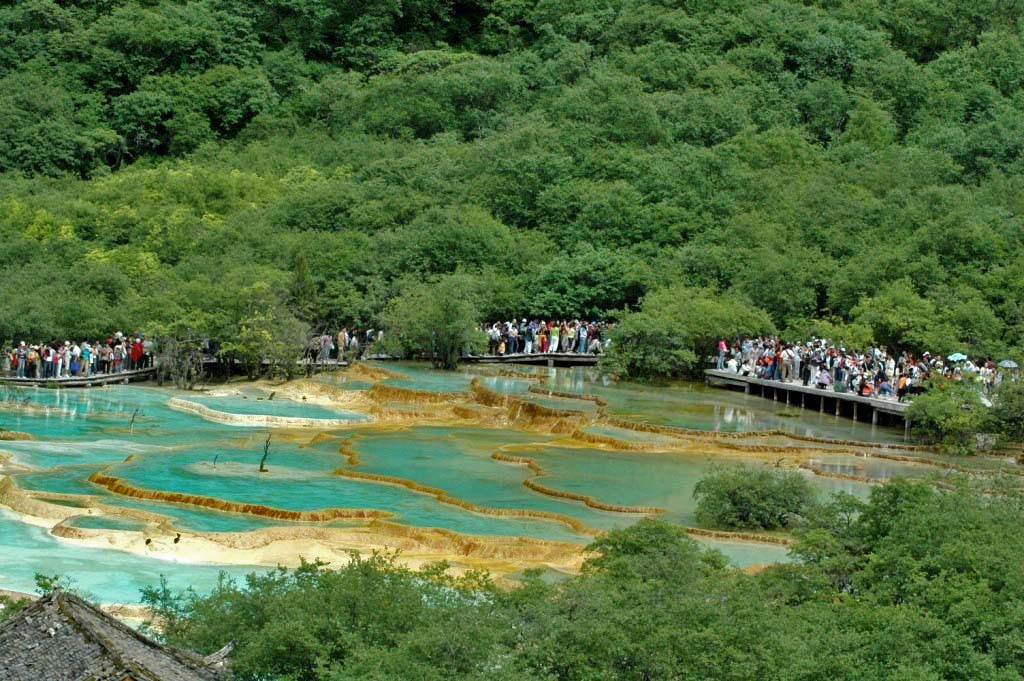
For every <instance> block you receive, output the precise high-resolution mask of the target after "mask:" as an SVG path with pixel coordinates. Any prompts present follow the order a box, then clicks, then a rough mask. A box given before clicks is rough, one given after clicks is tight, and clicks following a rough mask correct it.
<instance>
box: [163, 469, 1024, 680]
mask: <svg viewBox="0 0 1024 681" xmlns="http://www.w3.org/2000/svg"><path fill="white" fill-rule="evenodd" d="M1021 502H1022V498H1021V496H1020V494H1019V493H1017V492H1011V493H1009V494H1006V495H1003V494H993V493H991V492H990V493H989V494H984V495H983V494H979V493H976V492H971V491H968V490H960V491H957V492H953V493H946V492H942V491H936V490H935V489H934V488H933V487H931V486H930V485H927V484H924V483H911V482H905V481H896V482H891V483H889V484H887V485H886V486H884V487H880V488H876V489H875V490H874V491H873V493H872V495H871V499H870V501H869V502H868V503H866V504H865V503H863V502H860V501H858V500H857V499H855V498H853V497H851V496H848V495H846V496H840V497H838V498H836V499H834V500H833V501H832V502H830V503H827V504H824V505H819V506H816V507H813V508H810V509H808V510H806V511H805V512H804V517H803V519H802V521H801V523H800V525H801V527H800V529H799V535H800V540H799V542H798V543H797V544H796V546H795V547H794V549H793V553H794V555H795V556H796V557H798V558H799V559H801V561H802V562H800V563H795V564H779V565H773V566H771V567H769V568H767V569H765V570H764V571H762V572H760V573H759V574H757V575H753V576H751V575H748V574H745V573H744V572H741V571H739V570H736V569H735V568H729V567H726V565H725V561H724V559H723V557H722V556H721V554H718V553H717V552H715V551H708V550H705V549H702V548H701V547H700V545H699V544H697V543H696V542H694V541H693V540H692V539H689V538H687V537H686V536H685V535H684V534H683V531H682V530H681V529H680V528H678V527H676V526H673V525H669V524H665V523H661V522H657V521H653V520H645V521H642V522H641V523H639V524H637V525H635V526H633V527H631V528H629V529H626V530H617V531H614V532H611V533H610V534H608V535H607V536H605V537H602V538H600V539H598V540H597V541H596V542H595V543H594V545H593V546H592V547H591V548H592V550H593V551H595V553H594V554H592V555H593V557H592V558H591V559H590V560H589V561H588V563H587V564H586V565H585V567H584V570H583V573H582V575H580V576H579V577H576V578H572V579H569V580H568V581H565V582H563V583H560V584H554V585H552V584H546V583H545V582H544V581H543V580H541V579H540V576H539V575H534V576H533V577H532V578H528V579H527V580H526V583H525V585H524V586H522V587H521V588H518V589H514V590H511V591H506V590H501V589H496V588H494V587H493V585H491V584H490V582H489V581H488V579H487V578H486V576H485V575H479V574H469V575H467V576H466V577H462V578H452V577H449V576H446V575H445V573H444V572H443V571H442V570H440V569H438V568H437V567H433V568H430V569H427V570H425V571H424V572H410V571H409V570H406V569H403V568H402V567H400V566H399V565H397V564H396V563H395V562H394V560H393V557H390V556H374V557H367V558H363V559H355V560H354V561H353V562H352V563H351V564H349V565H347V566H344V567H340V568H339V569H336V570H335V569H323V568H322V567H321V566H316V565H307V566H305V567H303V568H300V569H297V570H294V571H279V572H276V573H271V574H269V575H266V576H258V575H253V576H251V577H250V578H249V579H248V580H247V582H246V583H245V584H238V583H233V582H229V581H225V582H224V583H222V584H221V586H220V587H219V588H217V589H215V590H214V591H213V592H212V593H210V594H195V593H192V594H188V593H186V594H176V593H173V592H171V591H169V590H167V589H166V588H159V587H156V588H153V589H151V590H149V591H148V592H147V595H146V600H147V602H148V603H149V604H150V605H152V606H153V607H154V608H155V612H156V613H157V614H159V615H160V616H161V617H162V618H164V620H163V621H164V629H163V632H164V634H163V635H164V637H165V638H166V639H167V640H168V641H169V642H171V643H173V644H177V645H182V646H186V647H189V648H192V649H195V650H197V651H200V652H204V653H208V652H212V651H214V650H216V649H218V648H219V647H220V646H222V645H224V644H225V643H226V642H228V641H235V642H236V644H237V647H236V649H235V652H234V653H233V655H232V664H233V668H234V671H235V672H236V674H237V675H238V678H239V679H242V680H245V679H271V678H272V679H292V680H295V681H298V680H300V679H302V680H323V681H341V680H342V679H378V680H382V681H383V680H385V679H394V680H396V681H397V680H399V679H403V680H404V679H424V680H432V679H438V680H441V679H480V680H483V679H487V680H488V681H495V680H507V681H512V680H513V679H515V680H519V679H522V680H524V681H525V680H526V679H551V680H554V679H564V680H567V681H568V680H575V681H584V680H595V681H596V680H598V679H605V680H610V679H623V680H625V679H722V680H733V681H741V680H750V681H755V680H756V681H763V680H765V679H768V680H774V679H779V680H780V681H781V680H785V681H794V680H806V681H811V680H819V679H836V680H845V679H849V680H850V681H854V680H856V681H872V680H875V679H878V680H882V679H886V680H890V681H933V680H934V681H937V680H938V679H962V680H964V681H967V680H970V681H983V680H999V681H1012V680H1014V679H1021V678H1024V654H1022V650H1024V638H1022V636H1024V634H1022V632H1024V622H1022V617H1024V613H1022V609H1021V602H1022V598H1024V571H1022V569H1021V564H1020V556H1021V552H1022V551H1024V543H1022V542H1024V536H1022V534H1021V532H1020V526H1021V523H1022V522H1024V510H1022V509H1024V507H1022V503H1021Z"/></svg>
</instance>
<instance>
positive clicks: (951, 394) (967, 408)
mask: <svg viewBox="0 0 1024 681" xmlns="http://www.w3.org/2000/svg"><path fill="white" fill-rule="evenodd" d="M905 417H906V419H907V420H908V421H910V423H911V427H912V428H913V429H914V432H915V433H917V434H918V435H919V436H920V437H922V438H924V439H926V440H928V441H930V442H934V443H937V444H941V445H942V446H943V447H944V448H946V449H948V450H949V451H951V452H953V453H957V454H970V453H973V452H974V451H975V449H976V448H977V436H978V435H979V434H981V433H984V432H986V429H988V428H990V427H991V425H992V421H991V418H992V415H991V414H990V413H989V409H988V407H986V406H985V404H984V403H983V402H982V401H981V393H980V391H979V387H978V385H976V384H975V383H973V382H970V381H966V380H962V381H954V380H946V379H941V378H939V379H934V380H932V381H931V382H930V383H928V384H927V390H926V392H925V393H924V394H922V395H918V396H917V397H915V398H914V401H913V402H912V403H911V405H910V407H908V408H907V411H906V414H905Z"/></svg>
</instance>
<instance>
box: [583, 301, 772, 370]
mask: <svg viewBox="0 0 1024 681" xmlns="http://www.w3.org/2000/svg"><path fill="white" fill-rule="evenodd" d="M774 330H775V327H774V325H773V324H772V322H771V320H770V319H769V318H768V315H767V314H766V313H765V312H764V311H763V310H760V309H758V308H757V307H755V306H754V305H753V304H751V303H750V302H749V301H748V300H747V299H745V298H743V297H741V296H738V295H734V294H728V293H719V292H717V291H714V290H712V289H694V288H688V287H685V286H672V287H668V288H663V289H658V290H656V291H653V292H651V293H648V294H647V295H646V296H645V297H644V299H643V302H642V303H641V306H640V309H639V310H638V311H636V312H630V313H628V314H625V315H623V317H622V319H621V320H620V322H619V323H618V324H617V325H616V327H615V329H614V331H613V333H612V346H611V349H610V351H609V353H608V356H607V357H606V358H605V359H604V360H603V362H604V366H605V367H606V368H607V369H608V370H609V371H612V372H615V373H618V374H620V375H623V376H633V377H652V376H680V375H684V374H695V373H699V372H700V371H701V370H703V369H704V360H705V358H707V357H708V356H710V355H711V354H712V352H713V351H714V348H715V343H716V341H717V340H718V339H719V338H727V339H730V340H731V339H734V338H736V337H738V336H740V335H758V334H762V333H773V332H774Z"/></svg>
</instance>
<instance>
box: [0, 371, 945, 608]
mask: <svg viewBox="0 0 1024 681" xmlns="http://www.w3.org/2000/svg"><path fill="white" fill-rule="evenodd" d="M376 366H379V367H380V368H382V369H385V370H386V371H388V372H390V373H391V374H393V377H392V378H388V379H386V380H385V381H384V383H385V384H386V385H391V386H396V387H402V388H410V389H414V390H417V391H428V392H445V393H452V392H454V393H464V394H465V396H464V400H465V403H466V406H467V407H468V409H467V410H466V413H468V414H479V415H480V418H484V417H485V416H486V417H488V418H492V419H493V418H497V420H496V421H493V422H481V423H473V424H467V425H460V424H459V423H455V422H452V423H450V424H449V423H446V424H445V425H417V423H416V422H415V417H414V416H412V415H416V414H418V413H430V412H429V410H430V409H431V408H433V407H432V406H431V405H430V404H429V403H427V404H402V403H395V402H393V401H389V402H387V403H384V404H382V405H380V406H383V407H386V408H387V409H388V410H389V411H391V412H393V413H395V414H399V415H401V414H408V415H411V416H410V417H409V418H407V419H406V420H405V421H402V422H400V423H397V424H395V425H391V426H388V427H383V428H382V427H379V425H380V424H362V423H353V424H352V426H351V427H349V426H346V428H345V429H340V430H334V431H331V432H321V431H318V430H317V429H316V428H313V429H304V430H274V431H273V435H272V440H271V449H270V453H269V456H268V458H267V468H268V469H269V470H268V472H266V473H260V472H259V463H260V459H261V457H262V455H263V444H264V441H265V438H266V436H267V433H268V432H269V431H268V430H267V429H266V428H253V427H241V428H239V427H235V426H226V425H222V424H219V423H215V422H212V421H208V420H205V419H203V418H200V417H198V416H195V415H193V414H189V413H183V412H179V411H176V410H173V409H171V408H170V407H169V406H168V401H169V400H170V399H171V398H172V397H179V398H184V399H188V400H191V401H194V402H198V403H200V404H203V405H205V406H208V407H210V408H211V409H215V410H217V411H223V412H228V413H233V414H239V415H246V414H268V415H274V416H296V417H302V418H305V419H324V418H327V419H345V418H348V417H349V415H356V416H358V417H359V418H362V417H363V416H364V415H363V414H357V413H356V412H351V411H348V410H345V409H342V408H334V407H332V406H330V405H326V406H324V405H320V404H316V405H314V404H306V403H303V402H294V401H289V400H287V399H283V398H281V397H276V398H275V399H274V400H273V401H271V400H269V399H267V398H269V392H268V389H266V388H265V387H259V386H257V385H249V384H239V385H238V386H235V385H233V386H232V389H231V390H225V391H219V392H218V394H217V395H209V394H202V393H180V392H176V391H172V390H164V389H159V388H154V387H135V386H132V387H129V386H108V387H104V388H96V389H91V390H78V391H75V390H59V391H57V390H46V389H40V388H6V389H3V391H0V428H5V429H9V430H15V431H22V432H26V433H30V434H32V435H34V436H35V437H36V439H35V440H26V441H9V442H0V452H2V453H3V455H4V456H5V457H7V458H9V459H10V460H11V461H12V462H13V463H14V464H18V465H21V466H27V467H30V468H32V469H33V470H31V471H29V472H21V473H18V474H16V475H15V476H14V478H15V480H16V483H17V485H18V486H19V487H21V488H22V489H25V490H34V491H39V492H49V493H61V494H71V495H89V496H90V497H95V498H96V499H97V500H98V501H100V502H102V503H104V504H107V505H109V506H111V507H114V508H118V507H121V508H134V509H140V510H145V511H150V512H154V513H159V514H162V515H163V516H166V517H167V518H168V520H169V521H170V522H171V523H172V524H173V525H174V526H176V527H178V528H180V529H182V530H192V531H202V532H245V531H251V530H256V529H260V528H265V527H271V526H282V525H284V526H295V525H301V524H303V523H292V522H289V521H283V520H275V519H273V518H267V517H261V516H257V515H245V514H239V513H227V512H221V511H216V510H210V509H208V508H204V507H199V506H189V505H182V504H176V503H167V502H164V501H156V500H142V499H136V498H132V497H127V496H120V495H117V494H113V493H111V492H109V491H108V490H107V489H106V488H105V487H100V486H98V485H95V484H93V483H91V482H89V480H88V478H89V476H90V475H92V474H93V473H96V472H98V471H101V472H103V473H104V474H105V475H107V476H113V477H116V478H119V479H121V480H122V482H123V483H125V484H128V485H131V486H134V487H136V488H142V489H145V490H154V491H157V492H165V493H182V494H189V495H199V496H203V497H214V498H216V499H221V500H225V501H228V502H238V503H242V504H261V505H264V506H270V507H273V508H277V509H284V510H288V511H316V510H321V509H327V508H351V509H372V510H377V511H382V512H386V513H389V514H392V518H391V519H392V520H393V521H395V522H398V523H402V524H406V525H412V526H418V527H439V528H445V529H448V530H454V531H456V532H460V533H464V534H470V535H484V536H496V537H508V536H528V537H535V538H540V539H547V540H559V541H569V542H575V543H578V544H581V545H582V544H585V543H587V542H588V541H590V539H591V538H592V535H591V534H587V533H586V532H584V531H583V529H586V528H590V529H591V530H608V529H612V528H617V527H624V526H627V525H629V524H631V523H633V522H636V520H637V519H639V518H641V517H643V516H642V515H640V514H637V513H624V512H615V511H613V510H602V509H601V508H598V507H594V506H591V505H588V504H587V503H584V501H582V500H581V499H582V498H590V499H592V500H594V501H596V502H599V503H598V504H595V506H599V505H601V504H610V505H613V506H617V507H636V506H639V507H658V508H660V509H662V510H663V511H664V514H663V517H664V518H666V519H668V520H672V521H675V522H679V523H682V524H686V525H693V524H695V518H694V508H695V501H694V498H693V488H694V486H695V485H696V483H697V482H698V481H699V480H700V479H701V477H702V476H703V475H705V474H706V473H707V471H708V470H709V469H710V468H711V467H713V466H715V465H719V464H721V463H723V462H725V463H730V462H747V463H751V464H752V465H765V463H766V461H767V462H770V461H768V459H766V457H765V456H761V457H759V458H757V457H756V455H755V453H753V451H752V450H751V452H750V453H745V452H744V451H743V450H742V447H743V443H746V445H748V446H749V445H758V446H762V447H763V446H769V447H785V446H789V447H791V448H795V449H794V450H793V451H797V452H806V455H803V456H804V458H805V459H807V460H806V462H805V463H807V464H808V465H809V466H810V467H811V468H813V469H816V470H818V471H820V472H825V473H829V474H834V475H846V476H852V477H857V478H867V479H873V480H885V479H888V478H890V477H893V476H897V475H909V476H913V477H924V476H927V475H930V474H932V473H933V471H934V470H935V469H934V468H932V467H929V466H922V465H917V464H910V463H902V462H895V461H886V460H881V459H875V458H870V457H867V458H865V457H862V456H853V455H852V454H851V453H850V452H848V451H841V450H840V447H838V446H833V445H827V444H821V443H819V444H808V443H807V442H803V441H796V440H791V439H787V438H786V437H785V436H780V435H758V436H756V437H752V438H744V439H743V440H742V441H740V440H729V441H727V442H732V443H736V442H739V443H740V445H739V447H740V449H739V450H735V449H734V450H729V451H727V452H726V453H722V452H721V451H719V450H715V449H713V448H711V446H710V445H709V443H713V442H714V440H713V439H712V438H711V436H712V435H713V434H714V433H715V432H722V433H751V432H754V431H761V430H772V431H783V432H785V433H793V434H798V435H801V436H812V437H819V438H833V439H844V440H861V441H867V442H883V443H893V444H894V445H898V444H899V443H902V441H903V432H902V430H901V429H899V430H897V429H891V428H881V427H872V426H870V425H867V424H862V423H854V422H852V421H850V420H847V419H840V418H836V417H835V416H831V415H823V414H819V413H817V412H811V411H801V410H800V409H799V408H798V407H792V406H786V405H784V404H782V405H780V404H778V403H773V402H772V401H770V400H765V399H763V398H760V397H754V396H745V395H742V394H739V393H734V392H729V391H724V390H713V389H709V388H706V387H705V386H703V385H701V384H693V383H673V384H668V385H662V386H652V385H638V384H629V383H614V382H610V381H608V380H607V379H605V378H602V377H601V376H599V375H598V374H597V373H596V372H594V371H591V370H584V369H568V370H566V369H549V368H539V367H511V366H510V367H500V368H497V367H491V366H479V367H474V366H469V367H463V368H462V369H461V370H460V371H458V372H453V373H442V372H437V371H434V370H432V369H430V368H429V366H427V365H425V364H422V363H387V364H379V365H376ZM474 378H477V379H479V384H480V385H481V386H483V387H485V388H489V389H490V390H492V391H496V392H498V393H502V394H505V395H509V396H511V397H512V398H515V399H513V400H511V401H512V402H515V401H516V400H524V401H527V402H531V403H533V404H536V405H540V406H541V407H548V408H550V409H557V410H568V411H572V412H582V413H583V415H582V416H579V417H573V418H577V419H579V420H578V421H576V422H574V423H575V425H571V427H569V428H568V429H566V428H565V427H562V428H561V429H560V430H558V431H557V432H552V431H550V430H549V431H545V430H544V427H542V425H538V426H536V427H533V426H531V424H530V423H529V422H526V423H520V422H518V421H517V422H515V423H514V424H513V425H508V423H507V422H506V421H504V420H502V418H500V415H501V413H502V412H501V409H502V407H500V406H498V407H486V408H485V407H483V406H482V405H480V404H475V403H473V402H472V399H473V397H472V396H471V394H470V390H471V384H472V381H473V379H474ZM315 380H317V381H321V382H324V383H328V384H330V385H334V386H336V387H340V388H343V389H346V390H365V389H366V388H368V387H370V386H371V385H372V383H371V382H370V381H367V380H364V379H349V378H348V377H347V376H346V375H345V373H344V372H336V373H331V374H324V375H321V376H318V377H316V378H315ZM534 385H536V386H537V389H536V390H535V391H532V392H531V390H530V388H531V386H534ZM539 391H554V392H558V393H570V394H577V395H590V396H596V397H597V398H598V399H597V400H595V399H593V398H591V399H573V398H571V397H566V396H564V395H544V394H541V392H539ZM260 398H263V399H260ZM388 399H389V400H391V399H393V398H392V397H389V398H388ZM400 399H406V398H404V397H402V398H400ZM408 399H413V397H410V398H408ZM460 399H463V398H460ZM604 405H606V406H604ZM438 408H441V407H438ZM445 408H447V407H445ZM438 413H444V412H438ZM605 414H606V415H608V416H613V417H616V418H619V419H625V420H628V421H634V422H641V423H644V424H652V425H660V426H672V427H675V428H686V429H695V430H700V431H706V432H707V434H708V435H707V437H705V438H704V439H703V440H701V438H696V439H693V438H691V440H690V441H689V443H687V441H686V439H685V437H680V436H677V435H671V434H667V433H666V434H662V433H656V432H645V431H643V430H642V429H634V428H626V427H622V426H621V425H612V424H610V423H606V422H603V420H602V419H603V418H604V415H605ZM133 417H134V423H133V422H132V420H133ZM447 418H448V419H449V420H452V419H454V417H453V416H449V417H447ZM474 418H476V417H474ZM406 421H408V422H406ZM574 428H578V429H579V431H581V432H582V433H583V434H584V435H579V434H578V433H577V435H576V437H579V438H584V436H585V435H590V436H594V439H595V441H599V442H610V443H617V444H615V447H622V448H626V449H630V448H631V449H639V448H643V449H644V450H645V451H618V450H616V449H615V448H614V447H610V446H608V445H604V444H602V445H594V444H589V443H588V442H584V441H578V440H574V439H573V437H572V436H571V435H569V434H568V433H571V432H572V431H573V429H574ZM702 442H703V443H704V444H703V445H702V444H701V443H702ZM343 444H344V446H345V447H347V449H346V450H345V451H341V449H342V445H343ZM702 447H703V449H702ZM646 450H652V451H646ZM653 450H657V451H653ZM662 450H665V451H662ZM669 450H671V451H669ZM712 451H719V453H718V454H713V453H712ZM868 453H870V452H868ZM349 454H354V457H355V458H354V459H351V460H350V458H349ZM790 456H791V457H792V456H793V455H790ZM502 457H505V458H507V457H517V458H519V459H523V458H528V459H531V460H533V462H534V467H535V468H537V467H539V473H538V471H537V470H532V469H531V468H530V467H528V466H526V465H525V464H524V463H523V462H522V461H520V462H518V463H513V462H508V461H503V460H498V459H501V458H502ZM808 457H809V458H808ZM769 458H770V457H769ZM784 459H785V457H779V461H776V463H781V462H782V461H784ZM792 463H793V462H790V464H792ZM339 472H340V473H342V474H344V473H346V472H350V473H352V474H354V475H367V474H368V475H371V476H380V478H378V479H372V480H369V479H354V478H352V477H346V476H345V475H339ZM804 474H805V475H807V476H808V478H809V479H810V480H811V482H812V484H813V486H814V487H815V489H816V490H818V492H819V494H821V495H822V496H825V495H828V494H830V493H832V492H836V491H846V492H850V493H853V494H856V495H858V496H866V495H867V494H868V493H869V492H870V489H871V485H869V484H867V483H866V482H860V481H856V480H847V479H837V478H834V477H822V476H819V475H814V474H812V473H811V472H809V471H804ZM531 483H532V484H534V487H532V488H531V487H528V486H527V484H531ZM537 485H539V486H540V487H541V489H538V488H537ZM410 487H415V488H416V489H410ZM544 490H547V492H545V491H544ZM558 494H562V495H563V496H557V495H558ZM565 494H568V495H569V496H570V497H572V498H565ZM438 497H440V498H438ZM59 503H60V504H63V505H65V506H66V507H74V506H75V504H76V502H75V501H74V500H65V501H61V502H59ZM83 504H84V502H82V504H80V505H83ZM474 509H476V510H474ZM488 509H490V510H488ZM517 510H521V511H524V512H526V513H534V514H536V513H538V512H539V513H542V514H549V515H551V516H554V517H549V518H537V517H523V516H522V515H515V513H514V512H515V511H517ZM483 511H487V512H483ZM509 513H512V515H508V514H509ZM559 518H563V519H567V521H562V520H559ZM352 522H353V521H336V522H335V523H331V524H335V525H345V524H352ZM573 523H575V524H576V525H573ZM580 523H582V526H584V527H583V529H581V527H580V526H579V524H580ZM70 524H71V525H73V526H77V527H83V528H93V529H104V530H111V531H128V530H131V529H133V528H137V527H138V523H137V521H130V520H125V519H123V518H119V517H116V516H100V517H91V518H84V517H79V518H76V519H74V520H72V521H70ZM700 541H702V542H703V543H705V544H707V545H708V546H712V547H714V548H717V549H719V550H721V551H723V552H724V553H725V554H726V555H727V556H729V557H730V559H731V560H732V561H733V562H734V563H736V564H737V565H749V564H752V563H763V562H773V561H779V560H786V549H785V547H782V546H778V545H772V544H763V543H750V542H739V541H721V540H706V539H701V540H700ZM0 548H2V549H3V550H4V554H5V555H4V556H3V557H2V558H0V588H13V589H22V590H25V589H30V588H31V585H32V584H31V577H32V573H33V572H35V571H38V570H45V571H47V572H50V573H53V572H60V573H62V574H68V575H73V576H74V577H75V578H76V579H78V580H79V583H80V584H81V586H82V587H84V588H86V589H87V590H90V591H92V592H93V593H94V594H95V595H96V596H97V597H99V598H100V600H103V601H127V602H131V601H135V600H137V589H138V587H139V586H140V585H143V584H155V583H156V580H157V576H158V575H159V574H163V573H167V572H168V571H172V572H173V575H174V577H175V579H178V580H179V582H180V583H181V584H188V583H191V584H195V585H197V587H199V588H204V586H206V585H211V584H212V583H213V580H214V579H215V577H216V574H217V570H218V568H216V567H211V566H191V565H178V564H168V563H165V562H161V561H157V560H154V559H151V558H147V557H144V556H133V555H130V554H127V553H122V552H116V551H97V550H91V549H81V548H78V547H76V546H74V545H72V544H70V543H69V542H65V541H62V540H59V539H56V538H54V537H52V536H50V535H49V534H47V532H46V531H45V530H42V529H39V528H36V527H30V526H28V525H26V524H24V523H23V522H21V521H20V520H19V519H18V517H17V516H15V515H12V514H9V513H0ZM244 571H245V570H244V568H233V569H232V572H233V573H234V574H240V573H242V572H244ZM112 575H114V577H112Z"/></svg>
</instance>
